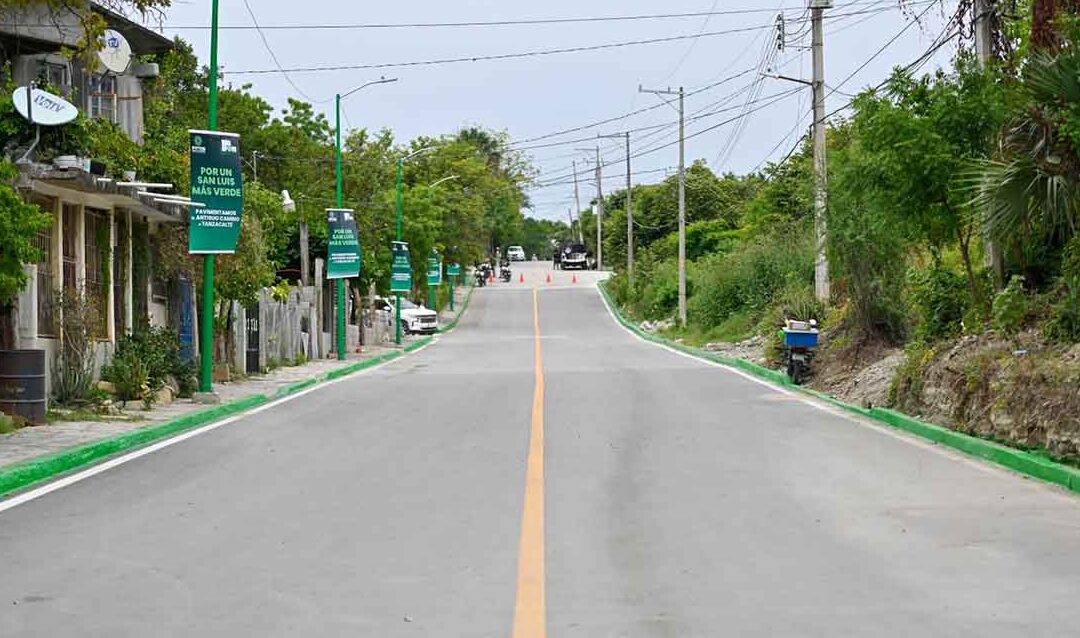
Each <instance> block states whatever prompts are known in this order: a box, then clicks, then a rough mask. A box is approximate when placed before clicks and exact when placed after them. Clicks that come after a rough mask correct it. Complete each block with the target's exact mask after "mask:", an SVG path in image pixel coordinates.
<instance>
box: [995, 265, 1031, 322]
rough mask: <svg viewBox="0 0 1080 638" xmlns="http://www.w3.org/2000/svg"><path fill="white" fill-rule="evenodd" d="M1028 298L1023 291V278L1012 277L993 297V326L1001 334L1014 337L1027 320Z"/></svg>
mask: <svg viewBox="0 0 1080 638" xmlns="http://www.w3.org/2000/svg"><path fill="white" fill-rule="evenodd" d="M1028 307H1029V298H1028V294H1027V292H1026V291H1025V290H1024V278H1023V277H1020V276H1018V275H1013V277H1012V278H1011V279H1010V280H1009V284H1008V285H1007V286H1005V289H1004V290H1002V291H1001V292H999V293H998V294H997V296H996V297H994V306H993V325H994V328H995V329H997V330H1000V331H1001V332H1003V333H1005V334H1008V335H1014V334H1016V333H1017V332H1019V331H1020V328H1022V327H1023V325H1024V321H1025V320H1026V319H1027V315H1028Z"/></svg>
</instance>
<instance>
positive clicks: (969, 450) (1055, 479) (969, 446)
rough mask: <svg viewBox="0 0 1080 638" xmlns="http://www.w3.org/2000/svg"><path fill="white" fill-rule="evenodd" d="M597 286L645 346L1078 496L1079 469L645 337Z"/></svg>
mask: <svg viewBox="0 0 1080 638" xmlns="http://www.w3.org/2000/svg"><path fill="white" fill-rule="evenodd" d="M598 287H599V289H600V295H601V296H602V297H603V298H604V303H606V304H607V306H608V308H609V309H610V310H611V313H612V314H613V315H615V318H616V319H617V320H618V321H619V323H620V324H622V325H623V326H624V327H625V328H627V329H628V330H630V331H631V332H633V333H634V334H636V335H638V336H639V337H641V338H643V339H645V340H647V341H652V342H653V343H659V344H662V345H664V346H667V347H669V348H672V349H674V350H678V351H680V352H685V353H687V354H690V355H692V356H695V357H698V358H700V359H705V360H708V361H713V362H716V363H720V364H723V365H726V366H728V367H731V368H735V369H737V370H741V371H743V372H746V373H748V374H751V375H753V376H755V377H757V378H759V379H763V380H765V381H769V382H771V383H774V384H776V385H778V386H781V387H783V388H785V389H787V390H792V391H795V392H800V393H802V394H805V395H808V396H812V397H814V398H816V399H818V400H820V401H823V402H825V403H828V404H829V405H831V406H833V407H836V408H839V409H841V410H844V411H845V412H850V413H852V414H857V415H859V416H862V417H866V418H868V419H872V420H874V421H877V422H878V423H882V424H884V425H887V426H889V427H892V428H895V429H897V430H901V431H903V432H907V433H908V434H911V435H914V436H917V437H919V438H921V439H924V440H926V441H930V442H932V443H936V444H938V445H943V446H945V447H949V448H952V449H954V450H957V451H960V452H963V453H964V454H967V455H969V456H972V457H975V458H978V459H982V460H984V461H989V462H991V463H994V464H996V465H1000V466H1002V467H1005V468H1008V469H1010V470H1012V471H1014V472H1017V473H1019V474H1023V475H1025V476H1030V477H1032V478H1037V479H1039V480H1042V481H1046V482H1048V483H1053V484H1055V485H1059V486H1061V487H1064V488H1065V489H1067V490H1070V491H1072V492H1077V493H1080V470H1077V469H1076V468H1073V467H1070V466H1068V465H1064V464H1062V463H1057V462H1055V461H1053V460H1051V459H1048V458H1046V457H1044V456H1041V455H1039V454H1037V453H1033V452H1026V451H1024V450H1019V449H1016V448H1011V447H1008V446H1005V445H1001V444H1000V443H995V442H993V441H987V440H985V439H980V438H977V437H974V436H970V435H968V434H964V433H962V432H957V431H956V430H950V429H949V428H946V427H943V426H940V425H934V424H932V423H926V422H925V421H920V420H918V419H916V418H914V417H910V416H908V415H906V414H902V413H900V412H896V411H895V410H887V409H885V408H870V409H866V408H860V407H858V406H855V405H851V404H850V403H845V402H843V401H841V400H839V399H837V398H835V397H831V396H829V395H827V394H824V393H822V392H818V391H817V390H811V389H809V388H804V387H801V386H798V385H795V384H793V383H792V382H791V380H790V379H788V377H787V375H786V374H784V373H783V372H779V371H777V370H770V369H769V368H765V367H763V366H759V365H757V364H755V363H751V362H749V361H746V360H745V359H736V358H733V357H725V356H723V355H718V354H716V353H713V352H708V351H706V350H702V349H700V348H693V347H690V346H686V345H683V344H680V343H675V342H673V341H671V340H670V339H666V338H664V337H661V336H659V335H655V334H652V333H650V332H646V331H644V330H642V329H641V328H640V327H638V326H637V325H635V324H634V322H632V321H630V320H629V319H627V318H626V316H625V315H624V314H623V312H622V309H620V308H619V306H618V305H617V304H616V303H615V302H614V300H613V299H612V298H611V295H610V293H608V291H607V285H606V282H601V283H600V284H599V285H598Z"/></svg>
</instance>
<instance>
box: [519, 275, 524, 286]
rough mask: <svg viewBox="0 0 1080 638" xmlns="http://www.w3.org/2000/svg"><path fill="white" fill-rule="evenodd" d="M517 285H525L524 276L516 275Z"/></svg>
mask: <svg viewBox="0 0 1080 638" xmlns="http://www.w3.org/2000/svg"><path fill="white" fill-rule="evenodd" d="M518 283H520V284H523V283H525V275H524V274H522V275H518Z"/></svg>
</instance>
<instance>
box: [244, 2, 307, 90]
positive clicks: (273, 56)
mask: <svg viewBox="0 0 1080 638" xmlns="http://www.w3.org/2000/svg"><path fill="white" fill-rule="evenodd" d="M244 6H245V7H246V8H247V12H248V15H249V16H251V22H252V24H254V25H255V30H256V31H258V33H259V38H261V39H262V43H263V46H264V47H266V52H267V53H269V54H270V59H271V60H273V61H274V66H276V67H277V68H278V71H280V72H281V75H283V76H285V81H286V82H288V83H289V85H290V86H292V88H293V89H294V90H295V91H296V92H297V93H299V94H300V97H302V98H304V99H305V100H307V101H308V102H314V101H315V100H313V99H311V96H309V95H308V94H307V93H305V92H304V90H303V89H301V88H300V87H299V86H297V84H296V82H293V79H292V76H290V75H289V74H288V72H287V71H285V68H284V67H282V65H281V62H280V61H279V60H278V57H277V54H276V53H274V49H273V48H272V47H271V46H270V41H269V40H267V39H266V34H265V33H263V30H262V29H260V28H259V19H258V18H256V17H255V10H254V9H252V8H251V3H250V2H249V1H248V0H244Z"/></svg>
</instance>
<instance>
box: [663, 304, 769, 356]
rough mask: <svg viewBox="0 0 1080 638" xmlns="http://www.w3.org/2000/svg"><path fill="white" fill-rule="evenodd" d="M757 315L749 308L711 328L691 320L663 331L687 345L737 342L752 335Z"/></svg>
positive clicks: (731, 315)
mask: <svg viewBox="0 0 1080 638" xmlns="http://www.w3.org/2000/svg"><path fill="white" fill-rule="evenodd" d="M756 327H757V315H756V314H755V313H753V312H751V311H749V310H745V311H741V312H735V313H732V314H730V315H728V317H727V318H726V319H725V320H724V321H723V322H721V323H720V325H718V326H715V327H713V328H708V329H702V328H701V326H699V325H696V324H694V323H693V322H691V323H690V325H688V326H686V327H685V328H680V327H674V328H669V329H668V330H664V331H663V336H664V337H667V338H668V339H682V340H683V343H685V344H686V345H688V346H694V347H697V348H700V347H703V346H705V345H706V344H709V343H738V342H740V341H745V340H746V339H749V338H750V337H752V336H754V333H755V328H756Z"/></svg>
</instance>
